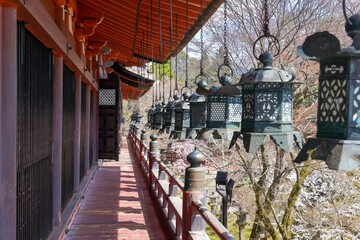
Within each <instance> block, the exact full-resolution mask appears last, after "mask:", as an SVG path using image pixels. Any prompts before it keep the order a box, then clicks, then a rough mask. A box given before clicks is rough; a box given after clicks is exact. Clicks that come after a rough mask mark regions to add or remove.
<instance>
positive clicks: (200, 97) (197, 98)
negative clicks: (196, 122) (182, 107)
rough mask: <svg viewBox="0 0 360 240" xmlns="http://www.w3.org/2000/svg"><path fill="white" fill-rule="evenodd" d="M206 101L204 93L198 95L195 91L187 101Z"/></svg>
mask: <svg viewBox="0 0 360 240" xmlns="http://www.w3.org/2000/svg"><path fill="white" fill-rule="evenodd" d="M205 101H206V97H205V96H204V95H200V94H197V93H193V94H192V95H191V97H190V99H189V102H190V103H192V102H205Z"/></svg>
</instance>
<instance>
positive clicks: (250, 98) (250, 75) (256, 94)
mask: <svg viewBox="0 0 360 240" xmlns="http://www.w3.org/2000/svg"><path fill="white" fill-rule="evenodd" d="M259 60H260V61H261V63H262V64H263V67H262V68H258V69H252V70H250V71H249V72H247V73H245V74H243V76H242V77H241V79H240V82H239V85H241V86H242V103H243V112H242V121H241V132H236V133H235V134H234V137H233V140H232V141H231V144H230V147H232V145H233V144H234V143H235V142H236V139H237V138H238V137H239V136H240V135H242V138H243V142H244V146H245V149H246V151H247V152H255V151H257V149H258V148H259V147H260V145H261V144H262V143H263V141H264V139H265V137H266V136H270V137H271V139H272V140H273V141H274V142H275V143H276V144H277V145H278V146H279V147H281V148H282V149H283V150H285V151H287V152H291V151H292V150H293V148H294V140H295V142H296V143H297V145H298V146H301V138H300V133H299V132H295V131H293V121H292V100H293V99H292V85H293V84H295V83H296V82H294V81H293V80H294V79H295V75H292V74H290V73H287V72H285V71H283V70H280V69H278V68H275V67H272V66H271V64H272V61H273V59H272V55H271V53H270V52H265V53H263V54H261V55H260V57H259Z"/></svg>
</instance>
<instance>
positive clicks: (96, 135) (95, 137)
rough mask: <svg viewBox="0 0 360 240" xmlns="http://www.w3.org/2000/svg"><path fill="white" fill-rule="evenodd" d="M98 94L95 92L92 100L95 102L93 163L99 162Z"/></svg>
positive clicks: (92, 141) (92, 140) (92, 142)
mask: <svg viewBox="0 0 360 240" xmlns="http://www.w3.org/2000/svg"><path fill="white" fill-rule="evenodd" d="M97 95H98V94H97V93H96V92H94V93H93V98H92V101H93V105H92V108H93V115H92V116H91V117H92V119H93V121H92V123H93V124H92V126H91V127H92V128H93V133H94V134H93V136H92V139H91V144H92V158H93V159H92V160H91V161H92V162H93V163H95V162H97V159H98V158H97V154H98V150H97V139H98V132H99V126H98V123H97V119H98V112H97V109H98V102H97Z"/></svg>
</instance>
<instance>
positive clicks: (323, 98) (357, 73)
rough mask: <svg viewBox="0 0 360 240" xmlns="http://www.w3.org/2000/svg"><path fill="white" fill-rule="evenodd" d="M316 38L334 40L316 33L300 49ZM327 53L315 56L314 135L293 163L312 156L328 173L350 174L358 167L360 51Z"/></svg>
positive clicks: (329, 36)
mask: <svg viewBox="0 0 360 240" xmlns="http://www.w3.org/2000/svg"><path fill="white" fill-rule="evenodd" d="M359 20H360V19H359ZM359 27H360V25H359ZM319 36H326V39H331V38H335V39H337V38H336V37H335V36H333V35H331V34H329V33H327V32H322V33H317V34H314V35H312V36H310V37H308V38H307V40H308V42H307V41H305V43H304V45H303V47H302V48H304V47H307V46H308V45H311V44H312V41H314V39H315V40H316V39H317V38H318V37H319ZM304 50H306V49H304ZM304 52H305V51H304ZM330 53H331V54H329V53H328V54H327V55H321V54H317V55H315V57H316V60H317V61H319V62H320V74H319V84H318V91H319V94H318V114H317V125H318V128H317V134H316V138H309V139H308V141H307V142H306V144H305V145H304V147H303V149H302V150H301V152H300V153H299V155H298V156H297V157H296V159H295V161H296V162H302V161H306V160H307V159H308V157H309V152H312V153H311V157H312V158H313V159H320V160H325V161H326V163H327V165H328V166H329V168H331V169H336V170H345V171H352V170H354V169H355V168H357V167H359V166H360V158H359V156H360V49H358V50H356V49H355V48H354V47H349V48H344V49H341V50H340V44H338V49H335V50H334V51H332V52H330ZM305 54H309V52H306V53H305ZM310 150H314V151H310Z"/></svg>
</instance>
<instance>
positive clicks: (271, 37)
mask: <svg viewBox="0 0 360 240" xmlns="http://www.w3.org/2000/svg"><path fill="white" fill-rule="evenodd" d="M264 12H265V13H264V15H265V16H264V24H263V32H264V34H263V35H261V36H260V37H258V38H257V39H256V40H255V42H254V45H253V55H254V57H255V58H256V59H257V60H259V57H260V56H257V55H256V51H255V49H256V44H257V43H258V42H259V41H260V40H261V39H263V38H266V39H268V40H269V42H270V41H273V42H274V45H275V48H276V53H275V54H273V56H274V57H276V56H277V55H279V54H280V42H279V40H278V39H277V38H276V37H275V36H274V35H272V34H271V33H270V29H269V22H270V21H269V13H268V2H267V0H264ZM269 46H270V44H269Z"/></svg>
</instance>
